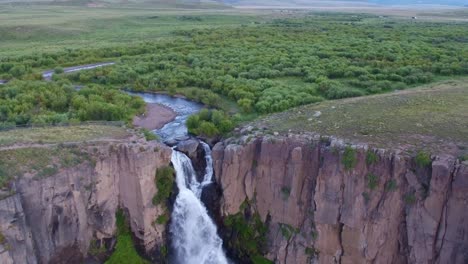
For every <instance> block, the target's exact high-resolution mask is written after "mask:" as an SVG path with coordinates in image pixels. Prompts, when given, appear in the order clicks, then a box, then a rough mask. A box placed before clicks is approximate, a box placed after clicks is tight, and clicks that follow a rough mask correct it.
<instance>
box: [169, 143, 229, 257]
mask: <svg viewBox="0 0 468 264" xmlns="http://www.w3.org/2000/svg"><path fill="white" fill-rule="evenodd" d="M201 144H202V146H203V148H204V149H205V160H206V169H205V175H204V178H203V181H202V182H201V183H200V182H198V180H197V177H196V174H195V170H194V169H193V166H192V162H191V160H190V159H189V158H188V157H187V156H186V155H185V154H183V153H181V152H179V151H176V150H173V152H172V164H173V165H174V169H175V171H176V183H177V187H178V188H179V194H178V195H177V198H176V201H175V203H174V208H173V212H172V216H171V220H172V221H171V227H170V232H171V235H172V242H173V246H174V250H175V262H176V263H177V264H227V263H228V261H227V259H226V256H225V255H224V252H223V248H222V245H223V241H222V240H221V238H220V237H219V236H218V233H217V229H216V225H215V224H214V223H213V221H212V220H211V218H210V217H209V216H208V212H207V210H206V208H205V206H204V205H203V203H202V202H201V200H200V197H201V193H202V190H203V187H204V186H206V185H208V184H210V183H211V182H212V178H213V160H212V158H211V150H210V148H209V146H208V145H207V144H206V143H204V142H201Z"/></svg>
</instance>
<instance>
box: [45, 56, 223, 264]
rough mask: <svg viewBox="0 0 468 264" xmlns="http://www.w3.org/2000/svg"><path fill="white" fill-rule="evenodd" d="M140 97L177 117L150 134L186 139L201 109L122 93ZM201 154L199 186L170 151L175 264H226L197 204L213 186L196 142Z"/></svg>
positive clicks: (185, 161)
mask: <svg viewBox="0 0 468 264" xmlns="http://www.w3.org/2000/svg"><path fill="white" fill-rule="evenodd" d="M112 64H113V63H96V64H91V65H82V66H76V67H70V68H65V69H64V72H65V73H69V72H75V71H80V70H86V69H93V68H97V67H102V66H107V65H112ZM53 74H54V71H53V70H50V71H45V72H44V73H43V78H44V79H45V80H51V78H52V76H53ZM126 93H128V94H130V95H134V96H140V97H141V98H143V100H144V101H145V102H146V103H158V104H161V105H164V106H166V107H169V108H171V109H172V110H173V111H174V112H176V114H177V117H176V118H175V119H174V120H173V121H171V122H169V123H167V124H166V125H164V126H163V127H162V128H161V129H158V130H155V131H154V132H155V133H156V134H157V135H159V137H160V138H161V139H162V140H163V141H164V142H168V141H179V140H184V139H188V138H189V135H188V130H187V126H186V125H185V122H186V121H187V118H188V117H189V116H190V115H192V114H194V113H197V112H198V111H200V109H202V107H203V105H201V104H199V103H196V102H193V101H189V100H187V99H184V98H177V97H171V96H168V95H164V94H155V93H137V92H126ZM200 144H201V146H202V147H203V149H204V152H205V162H206V168H205V174H204V177H203V178H202V180H201V182H199V181H198V180H197V176H196V172H195V170H194V168H193V165H192V161H191V160H190V159H189V158H188V157H187V156H186V155H185V154H184V153H182V152H179V151H177V150H175V149H173V152H172V158H171V162H172V165H173V166H174V169H175V172H176V184H177V187H178V189H179V193H178V195H177V197H176V200H175V202H174V207H173V210H172V215H171V224H170V227H169V230H170V235H171V241H172V248H173V250H174V254H173V259H172V262H174V263H177V264H227V263H228V260H227V258H226V256H225V254H224V251H223V241H222V239H221V238H220V237H219V236H218V231H217V227H216V225H215V223H214V222H213V220H212V219H211V218H210V216H209V215H208V211H207V209H206V207H205V205H204V204H203V202H202V201H201V194H202V192H203V189H204V188H205V187H206V186H207V185H209V184H212V183H213V159H212V157H211V149H210V147H209V146H208V144H206V143H204V142H200Z"/></svg>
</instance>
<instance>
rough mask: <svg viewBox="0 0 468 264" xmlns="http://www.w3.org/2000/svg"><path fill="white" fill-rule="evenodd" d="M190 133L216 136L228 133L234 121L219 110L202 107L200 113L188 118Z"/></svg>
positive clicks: (187, 123)
mask: <svg viewBox="0 0 468 264" xmlns="http://www.w3.org/2000/svg"><path fill="white" fill-rule="evenodd" d="M186 125H187V128H188V130H189V132H190V133H192V134H195V135H202V136H205V137H216V136H220V135H223V134H226V133H228V132H229V131H231V130H232V129H233V127H234V123H233V122H232V120H231V119H230V117H229V116H228V115H226V114H225V113H223V112H222V111H219V110H208V109H202V110H201V111H200V112H199V113H198V114H195V115H192V116H190V117H189V118H188V119H187V122H186Z"/></svg>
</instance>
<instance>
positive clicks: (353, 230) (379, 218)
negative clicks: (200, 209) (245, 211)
mask: <svg viewBox="0 0 468 264" xmlns="http://www.w3.org/2000/svg"><path fill="white" fill-rule="evenodd" d="M243 140H244V141H248V142H247V143H246V142H244V143H242V144H234V143H218V144H217V145H216V146H215V147H214V149H213V156H214V163H215V175H216V178H217V182H218V183H219V184H220V186H221V188H222V190H223V200H222V205H221V210H222V215H224V216H227V215H232V214H235V213H237V212H239V208H240V206H241V204H242V203H243V202H244V201H245V200H248V201H249V202H250V204H251V206H253V207H254V210H256V211H258V212H259V213H260V215H261V217H262V219H263V220H266V219H267V218H269V220H270V222H269V245H268V253H267V254H266V256H267V257H268V258H269V259H271V260H273V261H275V263H284V264H286V263H298V264H300V263H324V264H325V263H326V264H328V263H468V253H467V252H468V223H467V221H468V167H467V165H465V164H461V163H460V162H459V161H457V160H456V159H455V158H454V157H451V156H444V155H441V156H436V157H433V162H432V164H431V165H429V166H427V167H425V166H422V167H421V166H418V165H417V164H416V163H415V162H414V160H413V159H411V158H409V157H408V156H406V155H403V154H399V153H395V152H390V151H385V150H368V149H367V147H366V146H353V150H352V151H351V150H350V149H349V147H348V154H345V149H346V146H345V145H344V144H343V143H342V142H341V141H338V140H332V141H331V142H329V141H328V142H326V141H323V140H320V138H318V137H312V136H310V137H306V136H292V135H291V136H290V137H279V136H276V137H273V136H265V137H261V138H255V139H250V140H249V138H248V137H247V138H246V137H244V138H243ZM350 153H351V155H350ZM369 153H371V154H369ZM369 155H370V156H372V157H373V158H374V159H375V158H377V159H376V160H375V161H373V159H372V157H371V158H368V156H369ZM345 156H346V157H345ZM350 157H353V158H350ZM345 164H346V165H345ZM349 165H352V166H349ZM346 166H347V167H348V168H346ZM285 227H287V228H288V230H289V231H291V232H290V233H291V235H287V236H285V232H282V229H284V228H285ZM286 233H287V232H286Z"/></svg>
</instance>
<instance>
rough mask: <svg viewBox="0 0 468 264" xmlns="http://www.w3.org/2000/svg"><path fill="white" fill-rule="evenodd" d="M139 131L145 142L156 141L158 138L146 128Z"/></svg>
mask: <svg viewBox="0 0 468 264" xmlns="http://www.w3.org/2000/svg"><path fill="white" fill-rule="evenodd" d="M141 131H142V132H143V135H144V136H145V139H146V140H147V141H152V140H157V139H158V136H157V135H156V134H155V133H153V132H152V131H149V130H148V129H146V128H143V129H141Z"/></svg>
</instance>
